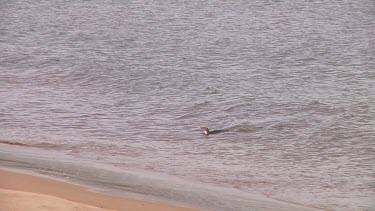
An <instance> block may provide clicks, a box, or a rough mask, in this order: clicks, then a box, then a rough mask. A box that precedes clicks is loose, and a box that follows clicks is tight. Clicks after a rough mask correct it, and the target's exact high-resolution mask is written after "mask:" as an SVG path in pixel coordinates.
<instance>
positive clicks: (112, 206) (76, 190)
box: [0, 169, 197, 211]
mask: <svg viewBox="0 0 375 211" xmlns="http://www.w3.org/2000/svg"><path fill="white" fill-rule="evenodd" d="M0 178H1V179H0V211H2V210H13V211H21V210H31V211H33V210H35V211H44V210H64V211H65V210H75V211H76V210H79V211H81V210H84V211H101V210H119V211H130V210H138V211H194V209H190V208H184V207H178V206H174V205H167V204H162V203H157V202H149V201H142V200H138V199H129V198H124V197H119V196H113V195H108V194H103V193H96V192H92V191H89V190H87V189H86V188H84V187H82V186H78V185H74V184H70V183H65V182H61V181H57V180H52V179H49V178H44V177H38V176H33V175H28V174H23V173H16V172H11V171H8V170H1V169H0ZM195 211H197V210H195Z"/></svg>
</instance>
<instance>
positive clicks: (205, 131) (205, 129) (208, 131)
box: [201, 127, 228, 136]
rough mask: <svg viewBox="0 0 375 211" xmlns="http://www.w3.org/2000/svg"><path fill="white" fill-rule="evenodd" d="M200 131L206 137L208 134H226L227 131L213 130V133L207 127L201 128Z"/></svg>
mask: <svg viewBox="0 0 375 211" xmlns="http://www.w3.org/2000/svg"><path fill="white" fill-rule="evenodd" d="M201 129H202V130H203V134H204V135H206V136H208V135H210V134H215V133H222V132H227V131H228V130H213V131H210V130H209V129H208V127H201Z"/></svg>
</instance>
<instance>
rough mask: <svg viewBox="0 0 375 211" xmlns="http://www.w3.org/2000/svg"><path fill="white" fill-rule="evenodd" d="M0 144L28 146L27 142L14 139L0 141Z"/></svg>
mask: <svg viewBox="0 0 375 211" xmlns="http://www.w3.org/2000/svg"><path fill="white" fill-rule="evenodd" d="M0 144H8V145H16V146H29V145H28V144H24V143H20V142H15V141H0Z"/></svg>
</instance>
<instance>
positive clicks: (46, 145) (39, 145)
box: [0, 141, 63, 149]
mask: <svg viewBox="0 0 375 211" xmlns="http://www.w3.org/2000/svg"><path fill="white" fill-rule="evenodd" d="M0 144H7V145H14V146H23V147H35V148H43V149H61V148H63V147H62V146H61V145H56V144H52V143H37V144H25V143H21V142H17V141H0Z"/></svg>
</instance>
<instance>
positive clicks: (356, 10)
mask: <svg viewBox="0 0 375 211" xmlns="http://www.w3.org/2000/svg"><path fill="white" fill-rule="evenodd" d="M374 8H375V3H374V2H373V1H362V0H360V1H355V2H354V1H353V2H351V1H332V2H321V1H306V2H300V1H294V0H292V1H251V2H246V1H216V0H209V1H204V2H201V1H188V2H183V1H177V2H176V1H152V2H150V1H140V0H137V1H126V2H121V1H96V0H93V1H64V2H57V3H56V2H50V1H21V0H16V1H0V39H1V40H0V51H1V56H0V140H1V143H0V144H1V145H0V146H1V147H0V149H1V150H0V153H3V154H1V155H3V156H5V157H0V160H1V163H0V164H1V165H3V164H4V165H5V166H7V165H8V164H9V163H8V162H5V161H6V160H7V159H8V158H6V154H4V153H5V151H6V150H8V148H9V147H11V148H14V149H20V156H22V154H21V152H24V151H23V150H21V149H27V148H30V149H35V150H40V151H38V152H39V153H41V154H47V155H50V156H51V158H53V157H54V156H57V155H58V156H64V155H65V156H66V160H69V159H73V160H75V161H76V162H77V165H79V164H80V163H81V164H82V163H85V162H88V163H92V164H93V163H96V164H98V165H99V164H100V165H101V166H106V168H109V169H111V168H114V169H116V170H115V172H119V171H120V172H121V171H128V170H135V171H137V172H138V171H140V172H142V171H146V172H154V173H155V174H162V175H170V176H171V177H173V178H179V179H180V180H181V181H197V182H199V183H201V184H206V185H212V186H215V187H223V188H224V187H225V188H232V189H235V190H237V191H239V192H240V193H243V194H245V195H246V194H255V195H263V196H265V198H266V197H270V198H273V199H278V200H282V201H287V202H290V203H296V204H302V205H305V206H308V207H319V208H325V209H331V210H374V207H375V205H374V203H373V201H375V184H374V181H375V176H374V174H375V166H374V161H375V141H374V140H375V130H374V128H375V97H374V96H375V95H374V94H373V93H375V86H374V84H375V83H374V82H375V50H374V49H375V48H374V47H373V46H374V43H375V38H374V37H375V36H374V28H375V13H374ZM203 126H207V127H209V128H210V129H213V130H215V129H228V132H225V133H219V134H214V135H211V136H208V137H207V136H203V135H202V133H201V131H200V127H203ZM14 153H16V154H17V150H16V151H15V152H14ZM32 155H33V157H37V156H36V154H35V153H32ZM17 156H18V155H15V157H13V158H14V159H13V160H12V159H10V161H9V162H10V163H13V164H14V165H16V164H15V163H17V159H18V158H17ZM16 158H17V159H16ZM24 160H27V159H24ZM61 160H65V159H63V158H61ZM18 163H19V162H18ZM38 163H39V162H36V166H34V167H33V168H36V169H37V168H41V167H42V166H43V165H42V164H40V163H39V164H40V165H41V166H39V167H38V166H37V164H38ZM13 164H12V165H13ZM28 165H31V163H30V162H28ZM23 167H25V168H26V167H27V165H26V166H23ZM71 167H72V166H71ZM77 169H79V168H76V169H75V170H72V169H70V170H68V169H67V168H63V169H60V171H64V172H66V174H73V173H74V172H76V170H77ZM54 171H59V170H58V169H54ZM68 172H70V173H68ZM85 175H86V177H89V175H90V174H85ZM119 182H120V183H121V181H119ZM108 188H109V187H108ZM132 191H136V189H134V190H132ZM156 192H157V191H156ZM156 195H157V194H156ZM224 198H225V197H224ZM228 200H231V199H229V197H228ZM241 209H243V210H246V207H242V208H240V207H237V208H235V209H234V208H233V209H232V210H241ZM227 210H230V209H229V208H228V209H227Z"/></svg>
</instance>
